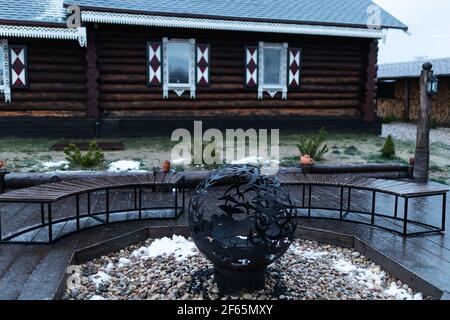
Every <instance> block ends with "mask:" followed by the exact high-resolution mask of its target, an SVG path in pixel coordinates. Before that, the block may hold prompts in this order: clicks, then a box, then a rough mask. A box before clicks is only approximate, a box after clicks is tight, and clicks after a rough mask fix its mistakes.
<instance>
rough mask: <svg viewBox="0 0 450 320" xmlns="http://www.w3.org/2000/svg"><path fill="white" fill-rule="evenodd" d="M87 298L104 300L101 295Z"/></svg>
mask: <svg viewBox="0 0 450 320" xmlns="http://www.w3.org/2000/svg"><path fill="white" fill-rule="evenodd" d="M89 300H106V299H105V298H103V297H102V296H98V295H94V296H92V297H91V298H90V299H89Z"/></svg>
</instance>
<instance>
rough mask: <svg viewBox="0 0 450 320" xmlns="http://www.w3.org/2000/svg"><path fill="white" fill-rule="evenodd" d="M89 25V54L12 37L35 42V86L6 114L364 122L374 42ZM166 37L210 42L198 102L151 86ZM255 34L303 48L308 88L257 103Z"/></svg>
mask: <svg viewBox="0 0 450 320" xmlns="http://www.w3.org/2000/svg"><path fill="white" fill-rule="evenodd" d="M88 27H90V29H89V30H90V31H89V32H90V34H89V35H88V37H89V39H90V45H91V48H90V51H89V48H88V49H86V48H81V47H80V46H79V44H78V43H77V42H76V41H67V40H61V41H59V40H44V39H10V43H11V44H22V43H24V44H27V46H28V61H29V65H28V72H29V83H30V87H29V88H28V89H23V90H13V95H12V100H13V102H12V103H8V104H6V103H4V102H3V101H2V99H0V118H10V117H66V118H73V119H79V118H82V119H89V118H90V119H92V118H95V117H98V116H99V117H100V118H102V119H120V118H157V119H160V118H162V117H164V118H171V119H173V118H180V119H182V118H192V117H197V118H198V117H214V116H217V117H222V118H223V117H229V116H231V117H247V116H252V117H253V116H259V117H272V116H273V117H280V116H285V117H289V116H297V117H305V116H311V117H339V118H344V117H345V118H354V119H361V118H362V116H363V109H366V110H367V101H369V100H370V99H368V98H367V97H369V98H370V93H369V95H368V94H367V91H368V90H371V88H370V87H368V86H367V85H366V83H367V79H368V78H370V77H371V75H368V74H367V73H368V72H369V71H370V70H372V69H373V68H370V64H369V61H376V59H372V60H370V59H369V53H370V52H372V53H373V50H370V48H371V47H370V40H367V39H350V38H335V37H313V36H298V35H279V34H263V33H244V32H239V33H238V32H217V31H207V30H187V29H172V28H167V29H160V28H146V27H128V26H112V25H99V26H98V28H96V29H95V38H93V37H92V32H93V30H94V28H93V26H88ZM162 37H169V38H171V37H174V38H195V39H196V41H197V42H198V43H209V44H210V48H211V56H210V60H211V61H210V62H211V64H210V71H211V77H210V81H211V84H210V86H209V87H205V88H197V94H196V95H197V98H196V99H195V100H190V99H189V95H188V94H187V93H185V94H184V95H183V96H182V97H178V96H176V95H175V94H174V93H172V92H171V93H170V96H169V99H166V100H164V99H163V97H162V88H159V87H149V86H147V79H146V43H147V41H161V40H162ZM93 39H95V43H93ZM258 41H267V42H288V43H289V46H291V47H298V48H302V50H303V55H302V70H301V87H300V89H297V90H296V91H292V90H290V91H289V92H288V100H286V101H283V100H281V97H280V94H278V95H277V96H276V98H275V99H272V98H270V97H269V96H268V95H266V96H265V99H264V100H257V92H256V89H255V88H246V87H245V86H244V72H245V68H244V47H245V46H246V45H257V43H258ZM93 44H95V46H94V47H92V45H93ZM88 64H89V65H88ZM96 70H97V72H98V73H97V72H95V71H96ZM94 82H95V83H94ZM89 83H90V87H89V88H88V86H87V84H89ZM97 87H98V88H97ZM97 90H98V93H97ZM94 91H95V92H94ZM95 106H97V107H98V108H99V110H98V111H99V112H95V110H94V109H93V108H94V107H95ZM366 120H367V119H366ZM370 120H372V119H370Z"/></svg>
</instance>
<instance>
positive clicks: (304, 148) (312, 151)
mask: <svg viewBox="0 0 450 320" xmlns="http://www.w3.org/2000/svg"><path fill="white" fill-rule="evenodd" d="M327 137H328V132H327V131H325V128H321V129H320V131H319V133H318V134H315V135H313V136H312V137H310V138H307V137H305V136H300V142H299V143H298V144H297V148H298V150H299V151H300V154H301V155H309V156H310V157H311V158H313V159H314V160H315V161H320V160H322V159H323V155H324V154H325V153H327V152H328V147H327V145H326V144H324V145H323V146H322V144H323V143H324V142H325V140H326V139H327Z"/></svg>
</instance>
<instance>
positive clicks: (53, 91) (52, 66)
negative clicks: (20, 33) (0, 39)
mask: <svg viewBox="0 0 450 320" xmlns="http://www.w3.org/2000/svg"><path fill="white" fill-rule="evenodd" d="M9 44H26V45H27V47H28V80H29V88H27V89H13V90H12V103H5V102H4V99H3V95H0V118H8V117H71V118H85V117H86V102H87V94H86V60H85V50H86V49H85V48H81V47H80V45H79V44H78V42H76V41H69V40H47V39H17V38H12V39H9Z"/></svg>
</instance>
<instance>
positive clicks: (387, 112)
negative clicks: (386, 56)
mask: <svg viewBox="0 0 450 320" xmlns="http://www.w3.org/2000/svg"><path fill="white" fill-rule="evenodd" d="M426 61H429V62H431V63H432V64H433V71H434V75H435V76H437V78H438V79H439V89H438V93H437V94H436V95H435V96H433V106H432V110H431V117H432V119H433V120H434V121H435V122H436V123H437V124H438V125H443V126H447V127H448V126H450V58H442V59H432V60H426ZM426 61H425V60H416V61H408V62H399V63H388V64H382V65H380V70H379V72H378V76H379V77H378V78H379V81H378V93H377V97H378V99H377V114H378V116H379V117H381V118H383V117H391V118H393V117H395V118H396V119H398V120H401V121H405V122H410V121H411V122H415V121H417V118H418V112H419V107H420V88H419V79H420V73H421V71H422V65H423V63H424V62H426Z"/></svg>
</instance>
